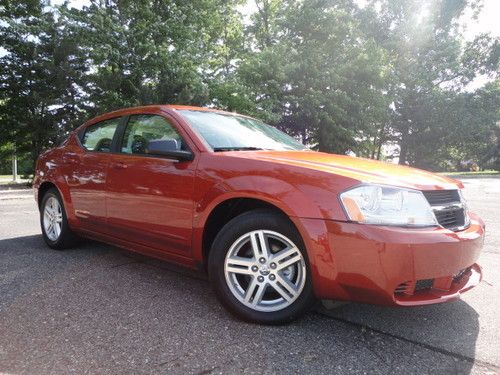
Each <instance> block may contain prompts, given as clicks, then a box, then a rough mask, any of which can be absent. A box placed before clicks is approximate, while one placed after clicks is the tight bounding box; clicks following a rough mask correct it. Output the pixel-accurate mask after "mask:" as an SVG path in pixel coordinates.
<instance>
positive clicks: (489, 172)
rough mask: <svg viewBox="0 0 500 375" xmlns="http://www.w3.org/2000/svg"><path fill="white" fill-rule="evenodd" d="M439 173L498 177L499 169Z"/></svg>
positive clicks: (499, 175)
mask: <svg viewBox="0 0 500 375" xmlns="http://www.w3.org/2000/svg"><path fill="white" fill-rule="evenodd" d="M440 174H441V175H445V176H449V177H500V171H494V170H486V171H477V172H467V171H466V172H442V173H440Z"/></svg>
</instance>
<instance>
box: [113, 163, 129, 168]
mask: <svg viewBox="0 0 500 375" xmlns="http://www.w3.org/2000/svg"><path fill="white" fill-rule="evenodd" d="M113 168H115V169H127V168H128V165H127V164H125V163H115V164H114V165H113Z"/></svg>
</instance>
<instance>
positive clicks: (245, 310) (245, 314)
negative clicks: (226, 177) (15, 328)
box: [208, 209, 314, 324]
mask: <svg viewBox="0 0 500 375" xmlns="http://www.w3.org/2000/svg"><path fill="white" fill-rule="evenodd" d="M253 230H272V231H275V232H278V233H280V234H282V235H284V236H286V237H287V238H289V239H290V240H291V241H292V242H293V243H294V244H295V245H296V246H297V247H298V248H299V250H300V252H301V253H302V256H303V257H304V259H305V263H306V282H305V285H304V288H303V290H302V292H301V294H300V296H299V297H298V298H297V299H296V300H295V301H294V302H293V303H292V304H291V305H290V306H288V307H286V308H285V309H283V310H279V311H274V312H262V311H256V310H252V309H251V308H249V307H247V306H244V305H243V304H241V302H239V301H238V300H237V298H236V297H235V296H234V295H233V293H232V292H231V290H230V289H229V287H228V285H227V283H226V278H225V274H224V262H225V258H226V255H227V252H228V251H229V249H230V247H231V245H232V244H233V243H234V242H235V241H236V240H237V239H238V238H239V237H241V236H242V235H244V234H245V233H248V232H250V231H253ZM208 273H209V278H210V281H211V283H212V286H213V288H214V290H215V293H216V295H217V297H218V298H219V300H220V301H221V302H222V304H223V305H224V306H225V307H226V308H227V309H228V310H229V311H230V312H232V313H233V314H235V315H236V316H238V317H239V318H242V319H244V320H246V321H250V322H255V323H261V324H286V323H289V322H291V321H293V320H295V319H297V318H299V317H300V316H301V315H303V314H304V313H305V312H307V310H308V309H309V308H310V306H311V305H312V303H313V302H314V295H313V288H312V282H311V272H310V267H309V261H308V257H307V252H306V251H305V246H304V242H303V241H302V238H301V237H300V235H299V233H298V231H297V230H296V229H295V226H294V225H293V224H292V223H291V222H290V220H289V219H288V218H287V217H284V216H283V215H280V214H277V213H274V212H272V211H270V210H263V209H259V210H253V211H249V212H246V213H243V214H241V215H239V216H237V217H235V218H234V219H232V220H230V221H229V222H228V223H227V224H226V225H225V226H224V227H223V228H222V229H221V231H220V232H219V233H218V234H217V236H216V238H215V240H214V242H213V244H212V248H211V250H210V254H209V261H208Z"/></svg>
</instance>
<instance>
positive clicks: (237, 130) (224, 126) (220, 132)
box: [179, 110, 306, 151]
mask: <svg viewBox="0 0 500 375" xmlns="http://www.w3.org/2000/svg"><path fill="white" fill-rule="evenodd" d="M179 112H180V113H181V114H182V115H183V116H184V117H185V118H186V119H187V120H188V121H189V123H190V124H191V126H192V127H193V129H194V130H195V131H196V132H197V133H198V134H199V135H200V136H201V137H202V138H203V139H204V140H205V141H206V142H207V143H208V144H209V145H210V146H211V147H212V149H213V150H214V151H244V150H305V149H306V147H305V146H304V145H303V144H301V143H299V142H298V141H296V140H295V139H294V138H292V137H290V136H289V135H286V134H285V133H283V132H281V131H279V130H278V129H276V128H273V127H272V126H269V125H266V124H264V123H263V122H261V121H258V120H254V119H250V118H246V117H242V116H238V115H230V114H223V113H217V112H207V111H196V110H179Z"/></svg>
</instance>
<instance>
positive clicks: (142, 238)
mask: <svg viewBox="0 0 500 375" xmlns="http://www.w3.org/2000/svg"><path fill="white" fill-rule="evenodd" d="M33 186H34V192H35V197H36V200H37V202H38V205H39V208H40V220H41V227H42V233H43V237H44V239H45V242H46V243H47V244H48V245H49V246H50V247H52V248H54V249H65V248H68V247H70V246H72V245H73V244H74V243H75V241H76V240H77V238H78V237H88V238H93V239H97V240H100V241H103V242H107V243H110V244H113V245H117V246H120V247H123V248H126V249H128V250H131V251H136V252H139V253H142V254H146V255H149V256H153V257H156V258H160V259H163V260H167V261H170V262H174V263H177V264H180V265H183V266H187V267H190V268H195V269H200V270H205V271H207V272H208V275H209V279H210V281H211V283H212V285H213V288H214V291H215V293H216V295H217V296H218V298H219V299H220V301H221V302H222V303H223V304H224V306H226V307H227V308H228V309H229V310H230V311H231V312H233V313H234V314H236V315H237V316H239V317H241V318H242V319H245V320H248V321H254V322H260V323H267V324H277V323H284V322H288V321H291V320H293V319H295V318H297V317H299V316H300V315H301V314H303V313H304V312H305V311H307V309H308V307H310V306H311V304H312V303H313V302H314V300H315V299H316V298H321V299H336V300H348V301H359V302H366V303H374V304H384V305H402V306H414V305H423V304H431V303H438V302H445V301H451V300H454V299H457V298H459V296H460V294H461V293H463V292H464V291H466V290H468V289H470V288H472V287H474V286H475V285H477V284H478V283H479V282H480V280H481V268H480V267H479V266H478V265H477V264H476V260H477V259H478V257H479V253H480V251H481V247H482V245H483V238H484V224H483V222H482V221H481V219H480V218H479V217H477V216H476V215H474V214H473V213H471V212H469V211H468V209H467V206H466V202H465V200H464V198H463V196H462V193H461V189H462V188H463V186H462V184H461V183H460V182H458V181H454V180H451V179H448V178H445V177H442V176H437V175H435V174H432V173H429V172H425V171H422V170H417V169H413V168H409V167H403V166H397V165H392V164H386V163H381V162H378V161H373V160H366V159H360V158H354V157H349V156H343V155H332V154H326V153H320V152H314V151H311V150H309V149H307V148H306V147H305V146H304V145H302V144H300V143H299V142H297V141H296V140H295V139H293V138H291V137H289V136H288V135H286V134H284V133H282V132H280V131H279V130H277V129H275V128H273V127H271V126H268V125H266V124H264V123H262V122H261V121H259V120H256V119H253V118H250V117H246V116H242V115H237V114H234V113H227V112H223V111H217V110H211V109H205V108H198V107H186V106H167V105H158V106H147V107H138V108H131V109H124V110H120V111H116V112H112V113H108V114H106V115H103V116H100V117H97V118H95V119H93V120H90V121H88V122H87V123H85V124H84V125H82V126H81V127H79V128H78V129H76V130H75V131H74V132H73V133H71V134H70V136H69V137H68V138H67V139H66V141H64V142H63V144H61V145H60V146H59V147H56V148H54V149H52V150H49V151H47V152H45V153H44V154H42V155H41V156H40V157H39V160H38V163H37V169H36V174H35V179H34V185H33Z"/></svg>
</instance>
